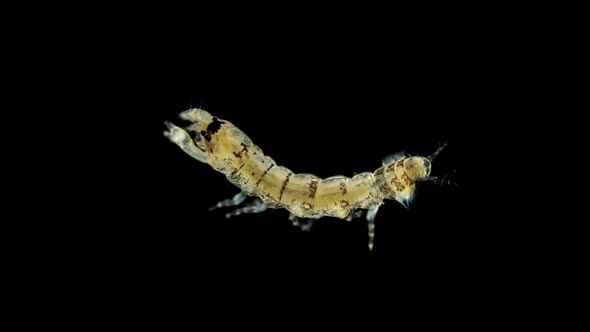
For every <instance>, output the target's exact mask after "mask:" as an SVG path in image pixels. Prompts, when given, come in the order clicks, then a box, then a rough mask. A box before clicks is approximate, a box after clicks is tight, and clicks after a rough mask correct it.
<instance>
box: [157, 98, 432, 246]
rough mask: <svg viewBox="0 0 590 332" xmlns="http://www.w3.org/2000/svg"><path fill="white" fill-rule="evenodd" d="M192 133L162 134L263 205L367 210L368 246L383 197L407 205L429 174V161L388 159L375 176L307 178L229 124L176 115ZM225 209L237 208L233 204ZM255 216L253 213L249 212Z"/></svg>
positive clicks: (341, 214) (197, 112)
mask: <svg viewBox="0 0 590 332" xmlns="http://www.w3.org/2000/svg"><path fill="white" fill-rule="evenodd" d="M180 117H181V118H183V119H185V120H188V121H190V122H191V123H192V124H191V126H189V127H188V128H187V129H188V130H189V131H194V132H196V133H197V137H196V138H195V139H194V140H192V139H191V138H190V136H189V134H188V133H187V132H186V131H184V130H183V129H181V128H179V127H177V126H174V125H172V124H170V123H167V126H168V127H169V128H170V131H168V132H165V134H166V136H168V137H169V138H170V140H172V141H173V142H175V143H176V144H178V145H179V146H180V147H181V148H182V149H183V150H184V151H185V152H186V153H188V154H189V155H191V156H192V157H194V158H195V159H197V160H199V161H202V162H206V163H208V164H209V165H211V167H213V168H214V169H215V170H217V171H219V172H221V173H223V174H225V175H226V177H227V178H228V180H229V181H231V182H232V183H234V184H235V185H236V186H238V187H239V188H241V190H242V192H243V193H245V194H247V195H249V196H256V197H259V198H260V199H261V200H262V201H263V203H264V207H265V208H266V207H272V208H285V209H287V210H289V211H290V212H291V213H292V214H293V215H295V216H297V217H302V218H319V217H322V216H331V217H337V218H347V217H349V216H350V215H351V213H352V212H354V211H355V210H357V209H370V210H372V211H373V212H371V213H369V214H368V215H367V220H368V221H369V235H370V241H369V247H370V248H372V241H373V239H372V236H373V235H374V231H373V229H374V224H373V219H374V217H375V214H376V211H377V209H378V207H379V206H380V205H381V204H382V203H383V200H384V199H394V200H397V201H398V202H400V203H402V204H403V205H404V206H407V204H408V203H409V201H410V200H411V199H412V197H413V194H414V190H415V188H416V181H419V180H422V179H425V178H427V177H428V176H429V174H430V162H429V160H428V159H427V158H424V157H401V156H400V157H393V158H392V159H391V160H389V161H388V162H386V163H384V165H383V167H380V168H378V169H377V170H376V171H375V172H365V173H361V174H357V175H355V176H353V177H352V178H349V177H344V176H334V177H330V178H327V179H320V178H318V177H317V176H315V175H311V174H294V173H293V172H291V171H290V170H289V169H287V168H285V167H282V166H278V165H276V163H275V162H274V161H273V160H272V159H271V158H270V157H268V156H265V155H264V153H263V152H262V150H261V149H260V148H259V147H258V146H256V145H254V144H253V143H252V141H251V140H250V138H248V136H247V135H246V134H245V133H243V132H242V131H241V130H240V129H238V128H237V127H236V126H234V125H233V124H232V123H230V122H228V121H224V120H220V119H218V118H216V117H213V116H211V115H210V114H209V113H208V112H206V111H204V110H202V109H191V110H188V111H186V112H183V113H181V115H180ZM227 204H228V205H223V204H220V205H218V206H231V205H237V204H239V202H238V203H237V204H234V203H233V202H230V203H227ZM253 211H254V212H256V211H257V210H256V209H253Z"/></svg>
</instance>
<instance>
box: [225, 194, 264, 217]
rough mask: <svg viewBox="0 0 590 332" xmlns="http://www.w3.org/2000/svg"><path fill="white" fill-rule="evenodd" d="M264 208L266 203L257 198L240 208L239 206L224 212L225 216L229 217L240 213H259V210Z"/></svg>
mask: <svg viewBox="0 0 590 332" xmlns="http://www.w3.org/2000/svg"><path fill="white" fill-rule="evenodd" d="M266 209H268V205H266V204H265V203H263V202H262V200H261V199H257V200H256V201H254V202H253V203H252V204H250V205H246V206H244V207H242V208H239V209H236V210H234V211H232V212H228V213H226V214H225V217H226V218H230V217H233V216H237V215H240V214H246V213H259V212H262V211H265V210H266Z"/></svg>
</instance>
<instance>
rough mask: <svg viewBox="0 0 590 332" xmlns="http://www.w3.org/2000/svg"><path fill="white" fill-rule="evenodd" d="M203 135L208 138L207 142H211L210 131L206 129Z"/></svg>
mask: <svg viewBox="0 0 590 332" xmlns="http://www.w3.org/2000/svg"><path fill="white" fill-rule="evenodd" d="M201 136H203V137H205V139H206V140H207V142H211V135H209V133H208V132H206V131H204V130H203V131H201Z"/></svg>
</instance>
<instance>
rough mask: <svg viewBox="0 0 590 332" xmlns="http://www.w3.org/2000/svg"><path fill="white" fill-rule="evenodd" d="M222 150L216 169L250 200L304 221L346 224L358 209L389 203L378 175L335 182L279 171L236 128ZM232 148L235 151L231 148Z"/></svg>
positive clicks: (221, 138)
mask: <svg viewBox="0 0 590 332" xmlns="http://www.w3.org/2000/svg"><path fill="white" fill-rule="evenodd" d="M216 136H217V139H218V144H223V145H224V147H225V148H224V149H218V150H217V151H214V152H213V154H211V155H210V164H212V166H214V167H215V165H218V164H220V163H223V165H224V167H221V168H220V167H215V168H216V169H218V170H219V171H222V172H223V173H224V174H226V176H227V178H228V179H229V180H230V181H231V182H232V183H234V184H235V185H237V186H238V187H240V188H241V189H242V191H244V192H245V193H247V194H250V195H255V196H258V197H260V198H261V199H262V200H263V201H264V202H265V203H267V204H269V205H270V206H272V207H277V208H279V207H282V208H286V209H287V210H289V211H290V212H292V213H293V214H295V215H296V216H298V217H305V218H310V217H318V216H332V217H338V218H345V217H346V216H348V215H349V214H350V212H351V211H353V210H355V209H357V208H365V209H366V208H370V207H376V206H379V205H380V204H381V202H382V200H383V197H382V195H381V193H380V191H379V190H378V189H377V188H376V186H375V176H374V175H373V173H368V172H367V173H361V174H357V175H355V176H354V177H352V178H348V177H344V176H334V177H330V178H327V179H320V178H318V177H317V176H315V175H312V174H294V173H293V172H292V171H291V170H289V169H288V168H285V167H283V166H278V165H276V163H275V162H274V160H272V158H270V157H268V156H265V155H264V153H263V152H262V150H261V149H260V148H259V147H258V146H256V145H253V144H252V143H251V141H250V139H249V138H248V137H247V136H246V134H244V133H243V132H241V131H240V130H239V129H237V128H235V126H233V125H232V124H230V123H226V124H225V125H224V128H223V130H221V131H220V132H218V134H217V135H216ZM228 147H231V148H228Z"/></svg>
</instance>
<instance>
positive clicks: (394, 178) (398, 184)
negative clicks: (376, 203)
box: [391, 175, 406, 191]
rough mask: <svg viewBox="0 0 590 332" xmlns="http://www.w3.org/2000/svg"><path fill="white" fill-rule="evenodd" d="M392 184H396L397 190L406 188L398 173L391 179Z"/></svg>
mask: <svg viewBox="0 0 590 332" xmlns="http://www.w3.org/2000/svg"><path fill="white" fill-rule="evenodd" d="M391 184H393V185H394V186H395V189H396V190H397V191H403V190H404V189H406V187H405V186H404V185H403V184H402V183H401V182H399V180H398V179H397V175H396V176H394V177H393V179H391Z"/></svg>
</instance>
